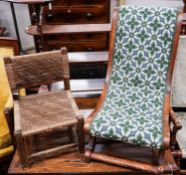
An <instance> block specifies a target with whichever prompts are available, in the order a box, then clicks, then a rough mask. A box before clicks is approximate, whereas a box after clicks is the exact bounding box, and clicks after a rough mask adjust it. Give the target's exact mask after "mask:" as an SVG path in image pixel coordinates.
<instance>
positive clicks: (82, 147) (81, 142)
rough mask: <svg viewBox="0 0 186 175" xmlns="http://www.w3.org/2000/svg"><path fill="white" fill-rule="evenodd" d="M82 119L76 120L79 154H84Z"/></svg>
mask: <svg viewBox="0 0 186 175" xmlns="http://www.w3.org/2000/svg"><path fill="white" fill-rule="evenodd" d="M83 125H84V118H83V117H79V118H78V126H77V127H78V141H79V152H80V153H84V151H85V135H84V131H83Z"/></svg>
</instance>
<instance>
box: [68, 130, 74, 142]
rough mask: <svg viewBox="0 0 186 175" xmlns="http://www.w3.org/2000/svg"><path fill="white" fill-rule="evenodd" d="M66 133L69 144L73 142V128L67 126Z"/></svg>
mask: <svg viewBox="0 0 186 175" xmlns="http://www.w3.org/2000/svg"><path fill="white" fill-rule="evenodd" d="M68 133H69V141H70V143H72V142H74V134H73V133H74V132H73V126H69V127H68Z"/></svg>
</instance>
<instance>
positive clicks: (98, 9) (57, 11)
mask: <svg viewBox="0 0 186 175" xmlns="http://www.w3.org/2000/svg"><path fill="white" fill-rule="evenodd" d="M44 21H45V22H44V23H47V24H72V23H76V24H91V23H107V22H108V15H107V7H106V6H105V5H91V6H69V7H68V6H60V7H59V6H58V7H57V6H56V7H53V8H52V10H48V8H45V9H44Z"/></svg>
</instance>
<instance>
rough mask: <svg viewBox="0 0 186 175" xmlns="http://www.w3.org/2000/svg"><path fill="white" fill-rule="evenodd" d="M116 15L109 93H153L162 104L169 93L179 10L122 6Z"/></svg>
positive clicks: (177, 34)
mask: <svg viewBox="0 0 186 175" xmlns="http://www.w3.org/2000/svg"><path fill="white" fill-rule="evenodd" d="M115 11H116V12H115V13H114V15H115V16H116V17H114V18H113V19H114V21H113V25H112V32H111V36H110V38H111V41H110V55H109V64H108V70H107V83H109V90H110V93H112V94H115V93H116V94H117V93H121V92H122V91H123V90H124V89H127V88H134V89H136V88H140V89H141V90H142V89H143V92H144V91H146V92H147V91H153V90H154V92H155V91H156V92H157V94H158V95H157V96H158V98H159V100H160V101H162V99H163V98H164V94H165V93H166V92H170V86H171V80H172V71H173V65H174V62H175V57H176V55H175V53H176V49H177V45H178V38H179V31H180V28H181V25H179V26H178V25H177V23H178V22H177V19H178V14H179V12H178V10H177V9H175V8H163V7H142V6H121V7H120V9H119V10H118V9H117V10H115ZM179 21H180V20H179ZM116 87H117V88H116ZM166 87H167V88H166ZM116 89H118V91H115V90H116ZM113 90H114V91H113Z"/></svg>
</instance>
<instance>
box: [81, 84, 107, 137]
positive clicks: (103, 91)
mask: <svg viewBox="0 0 186 175" xmlns="http://www.w3.org/2000/svg"><path fill="white" fill-rule="evenodd" d="M107 89H108V83H106V82H105V84H104V86H103V90H102V93H101V97H100V99H99V100H98V103H97V105H96V108H95V109H94V111H93V112H92V113H91V114H90V115H89V116H88V117H87V119H86V120H85V124H84V131H85V132H86V133H89V130H90V125H91V123H92V121H93V119H94V117H95V116H96V114H97V113H98V112H99V110H100V109H101V107H102V105H103V103H104V100H105V97H106V92H107Z"/></svg>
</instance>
